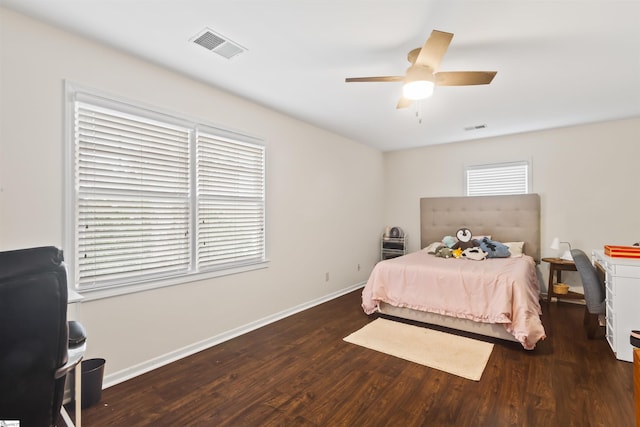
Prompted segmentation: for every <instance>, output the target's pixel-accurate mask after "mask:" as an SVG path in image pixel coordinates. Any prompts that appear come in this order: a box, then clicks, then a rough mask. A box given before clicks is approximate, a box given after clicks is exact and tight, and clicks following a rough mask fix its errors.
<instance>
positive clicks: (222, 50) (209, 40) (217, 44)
mask: <svg viewBox="0 0 640 427" xmlns="http://www.w3.org/2000/svg"><path fill="white" fill-rule="evenodd" d="M191 41H192V42H193V43H195V44H197V45H200V46H202V47H204V48H205V49H207V50H209V51H211V52H214V53H217V54H218V55H220V56H223V57H225V58H227V59H231V58H233V57H234V56H236V55H238V54H240V53H242V52H246V51H247V49H245V48H244V47H242V46H240V45H239V44H238V43H235V42H233V41H231V40H229V39H228V38H226V37H224V36H223V35H221V34H219V33H216V32H215V31H212V30H211V29H209V28H205V29H204V30H202V31H200V32H199V33H198V34H196V35H195V36H194V37H193V38H192V39H191Z"/></svg>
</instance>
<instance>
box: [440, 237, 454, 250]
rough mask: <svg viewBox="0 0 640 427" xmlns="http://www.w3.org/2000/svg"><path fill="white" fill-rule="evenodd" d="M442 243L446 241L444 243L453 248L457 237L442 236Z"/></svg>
mask: <svg viewBox="0 0 640 427" xmlns="http://www.w3.org/2000/svg"><path fill="white" fill-rule="evenodd" d="M442 243H444V245H445V246H446V247H448V248H453V246H454V245H455V244H456V238H455V237H453V236H444V237H443V238H442Z"/></svg>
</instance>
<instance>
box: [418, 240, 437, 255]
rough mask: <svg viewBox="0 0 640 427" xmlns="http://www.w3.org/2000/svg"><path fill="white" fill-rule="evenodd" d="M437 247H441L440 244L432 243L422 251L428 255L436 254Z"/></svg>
mask: <svg viewBox="0 0 640 427" xmlns="http://www.w3.org/2000/svg"><path fill="white" fill-rule="evenodd" d="M439 246H442V242H433V243H431V244H429V246H427V247H425V248H424V249H422V250H423V251H425V252H426V253H428V254H435V253H436V249H438V247H439Z"/></svg>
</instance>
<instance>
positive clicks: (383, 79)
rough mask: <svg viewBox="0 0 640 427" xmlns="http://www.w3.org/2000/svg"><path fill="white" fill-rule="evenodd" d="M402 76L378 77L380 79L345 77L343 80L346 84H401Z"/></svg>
mask: <svg viewBox="0 0 640 427" xmlns="http://www.w3.org/2000/svg"><path fill="white" fill-rule="evenodd" d="M403 79H404V76H380V77H347V78H346V79H344V81H345V82H347V83H354V82H401V81H402V80H403Z"/></svg>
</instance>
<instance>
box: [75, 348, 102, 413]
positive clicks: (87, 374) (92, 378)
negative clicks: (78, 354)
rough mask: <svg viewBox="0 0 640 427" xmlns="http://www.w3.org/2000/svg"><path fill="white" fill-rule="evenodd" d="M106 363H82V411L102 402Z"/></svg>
mask: <svg viewBox="0 0 640 427" xmlns="http://www.w3.org/2000/svg"><path fill="white" fill-rule="evenodd" d="M105 362H106V361H105V360H104V359H88V360H83V361H82V385H81V387H82V402H81V405H80V406H81V407H82V409H85V408H88V407H90V406H93V405H95V404H96V403H98V402H100V398H101V397H102V377H103V376H104V364H105Z"/></svg>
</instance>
